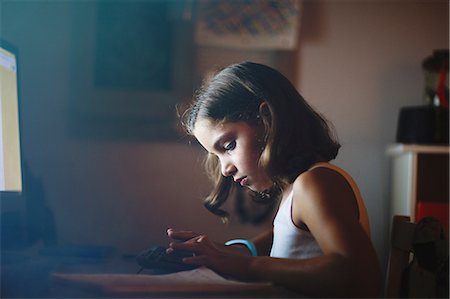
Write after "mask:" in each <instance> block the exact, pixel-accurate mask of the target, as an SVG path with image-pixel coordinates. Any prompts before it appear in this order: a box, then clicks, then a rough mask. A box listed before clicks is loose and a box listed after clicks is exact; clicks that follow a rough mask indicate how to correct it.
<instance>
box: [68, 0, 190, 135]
mask: <svg viewBox="0 0 450 299" xmlns="http://www.w3.org/2000/svg"><path fill="white" fill-rule="evenodd" d="M171 5H173V3H172V2H170V1H164V0H154V1H131V2H124V1H121V0H111V1H101V0H97V1H76V2H74V3H73V5H72V6H73V9H71V17H72V20H71V22H72V23H71V26H72V36H71V43H72V44H71V49H70V50H71V51H70V55H71V57H70V61H71V65H70V69H71V72H70V79H69V80H70V81H69V82H70V103H69V109H68V110H69V126H68V128H69V133H70V134H71V135H73V136H75V137H78V138H91V139H108V140H122V141H125V140H130V141H142V140H147V141H152V140H161V139H174V138H179V137H180V136H179V133H178V132H177V122H178V121H177V115H176V106H177V103H179V102H180V101H182V100H185V98H186V97H188V96H190V93H191V92H192V81H191V78H192V77H193V76H192V61H191V57H192V51H193V46H192V44H193V29H192V24H191V23H189V22H183V23H182V24H180V23H181V22H182V21H181V20H179V19H177V18H176V17H174V16H173V15H172V9H173V8H172V6H171Z"/></svg>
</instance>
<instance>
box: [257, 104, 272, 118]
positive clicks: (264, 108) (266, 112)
mask: <svg viewBox="0 0 450 299" xmlns="http://www.w3.org/2000/svg"><path fill="white" fill-rule="evenodd" d="M259 116H260V118H262V119H263V120H264V121H265V122H269V123H270V122H272V113H271V111H270V107H269V104H267V102H265V101H264V102H262V103H261V104H260V105H259Z"/></svg>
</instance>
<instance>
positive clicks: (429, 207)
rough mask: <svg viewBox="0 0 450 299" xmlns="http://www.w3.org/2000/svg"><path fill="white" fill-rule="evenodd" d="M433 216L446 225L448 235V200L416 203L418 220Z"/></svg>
mask: <svg viewBox="0 0 450 299" xmlns="http://www.w3.org/2000/svg"><path fill="white" fill-rule="evenodd" d="M427 216H431V217H434V218H436V219H438V220H439V221H440V222H441V224H442V226H443V227H444V230H445V233H446V236H447V238H448V233H449V222H448V218H449V217H448V216H449V206H448V203H447V202H427V201H419V202H418V203H417V205H416V222H419V221H420V219H422V218H424V217H427Z"/></svg>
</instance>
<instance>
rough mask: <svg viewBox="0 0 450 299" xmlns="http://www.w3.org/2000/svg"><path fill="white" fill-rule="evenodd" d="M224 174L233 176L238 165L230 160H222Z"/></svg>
mask: <svg viewBox="0 0 450 299" xmlns="http://www.w3.org/2000/svg"><path fill="white" fill-rule="evenodd" d="M220 165H221V171H222V175H223V176H232V175H233V174H234V173H236V167H234V165H233V163H231V162H230V161H220Z"/></svg>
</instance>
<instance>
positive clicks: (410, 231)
mask: <svg viewBox="0 0 450 299" xmlns="http://www.w3.org/2000/svg"><path fill="white" fill-rule="evenodd" d="M415 229H416V224H415V223H412V222H410V218H409V217H408V216H400V215H396V216H394V217H393V222H392V229H391V248H390V253H389V260H388V268H387V276H386V288H385V297H386V298H399V297H400V288H401V283H402V274H403V272H404V270H405V269H406V267H407V266H408V264H409V262H410V253H411V249H412V244H413V239H414V233H415Z"/></svg>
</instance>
